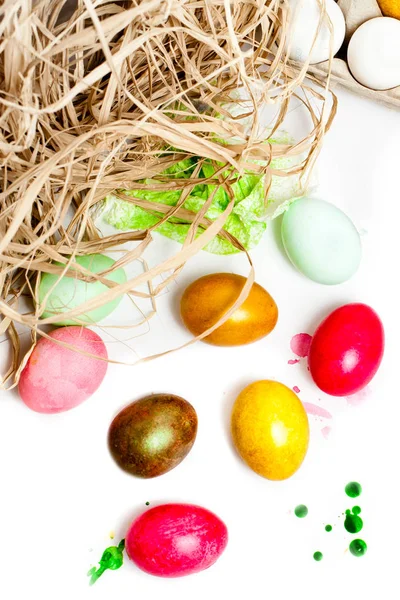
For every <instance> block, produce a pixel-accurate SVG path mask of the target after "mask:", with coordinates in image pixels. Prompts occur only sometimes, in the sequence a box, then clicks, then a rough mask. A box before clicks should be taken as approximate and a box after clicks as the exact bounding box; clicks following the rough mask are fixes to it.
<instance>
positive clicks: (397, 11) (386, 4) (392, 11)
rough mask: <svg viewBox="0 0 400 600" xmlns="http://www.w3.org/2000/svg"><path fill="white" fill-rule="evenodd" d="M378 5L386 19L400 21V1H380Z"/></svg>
mask: <svg viewBox="0 0 400 600" xmlns="http://www.w3.org/2000/svg"><path fill="white" fill-rule="evenodd" d="M378 4H379V8H380V9H381V11H382V14H383V15H384V16H385V17H393V18H394V19H400V0H378Z"/></svg>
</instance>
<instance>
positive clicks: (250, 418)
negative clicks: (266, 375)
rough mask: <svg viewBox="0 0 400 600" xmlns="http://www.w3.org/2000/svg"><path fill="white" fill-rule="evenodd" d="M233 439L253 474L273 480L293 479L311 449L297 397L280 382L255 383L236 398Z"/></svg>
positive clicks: (307, 427)
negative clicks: (309, 448)
mask: <svg viewBox="0 0 400 600" xmlns="http://www.w3.org/2000/svg"><path fill="white" fill-rule="evenodd" d="M231 431H232V438H233V442H234V444H235V447H236V449H237V451H238V452H239V454H240V456H241V457H242V459H243V460H244V461H245V462H246V463H247V464H248V465H249V467H250V468H251V469H253V471H255V472H256V473H258V475H261V476H262V477H266V478H267V479H271V480H282V479H287V478H288V477H291V476H292V475H293V474H294V473H295V472H296V471H297V470H298V468H299V467H300V465H301V464H302V462H303V460H304V458H305V456H306V453H307V449H308V442H309V424H308V417H307V414H306V411H305V410H304V407H303V404H302V403H301V401H300V400H299V398H298V397H297V396H296V394H295V393H294V392H293V391H292V390H290V389H289V388H288V387H286V386H285V385H283V384H282V383H279V382H277V381H269V380H263V381H256V382H254V383H252V384H250V385H248V386H247V387H246V388H245V389H244V390H242V392H241V393H240V394H239V396H238V397H237V399H236V401H235V404H234V406H233V411H232V417H231Z"/></svg>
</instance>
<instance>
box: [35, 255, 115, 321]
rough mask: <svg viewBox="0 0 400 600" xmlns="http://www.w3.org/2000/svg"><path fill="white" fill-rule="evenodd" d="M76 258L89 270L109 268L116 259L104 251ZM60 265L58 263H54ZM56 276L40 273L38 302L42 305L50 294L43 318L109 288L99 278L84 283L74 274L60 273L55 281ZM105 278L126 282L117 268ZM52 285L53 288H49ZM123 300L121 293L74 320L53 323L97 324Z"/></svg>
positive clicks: (66, 309) (80, 302)
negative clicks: (62, 274)
mask: <svg viewBox="0 0 400 600" xmlns="http://www.w3.org/2000/svg"><path fill="white" fill-rule="evenodd" d="M75 261H76V262H77V263H78V264H79V265H81V266H82V267H84V268H85V269H88V270H89V271H90V272H91V273H100V272H102V271H105V270H107V269H109V268H110V267H112V265H113V264H114V263H115V261H114V260H113V259H112V258H109V257H108V256H105V255H104V254H90V255H87V256H76V257H75ZM56 264H59V265H60V263H56ZM58 277H59V275H55V274H52V273H43V275H42V277H41V279H40V284H39V304H40V306H42V305H43V303H44V301H45V297H46V295H47V294H49V296H48V298H47V300H46V307H45V310H44V312H43V315H42V317H43V318H44V319H45V318H47V317H51V316H53V315H54V314H57V313H64V312H67V311H68V310H72V309H73V308H76V307H78V306H80V305H82V304H83V303H84V302H87V301H89V300H91V299H92V298H96V297H97V296H99V295H100V294H102V293H103V292H106V291H107V290H108V289H109V288H108V287H107V286H106V285H104V284H103V283H101V282H100V281H94V282H91V283H89V282H86V281H83V280H81V279H77V278H75V277H67V276H66V275H65V276H63V277H62V278H61V279H60V281H59V282H58V283H57V279H58ZM106 279H109V280H110V281H115V282H116V283H125V282H126V275H125V271H124V270H123V269H116V270H115V271H113V272H112V273H109V274H108V275H106ZM53 286H55V287H54V289H52V288H53ZM121 300H122V295H121V296H118V297H117V298H115V299H114V300H111V301H110V302H107V303H106V304H104V305H103V306H99V307H98V308H95V309H93V310H90V311H88V312H86V313H83V314H81V315H79V316H78V317H76V318H75V319H63V318H62V317H61V318H60V319H59V320H58V321H57V323H55V324H56V325H76V324H78V323H79V324H80V323H84V324H88V325H90V324H91V323H97V322H98V321H101V320H102V319H104V318H105V317H107V316H108V315H109V314H110V313H112V312H113V310H115V309H116V308H117V306H118V304H119V303H120V302H121Z"/></svg>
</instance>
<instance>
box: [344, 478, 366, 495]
mask: <svg viewBox="0 0 400 600" xmlns="http://www.w3.org/2000/svg"><path fill="white" fill-rule="evenodd" d="M344 491H345V492H346V494H347V495H348V496H349V497H350V498H357V496H359V495H360V494H361V492H362V487H361V485H360V484H359V483H357V482H356V481H351V482H350V483H348V484H347V485H346V487H345V488H344Z"/></svg>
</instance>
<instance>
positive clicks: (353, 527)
mask: <svg viewBox="0 0 400 600" xmlns="http://www.w3.org/2000/svg"><path fill="white" fill-rule="evenodd" d="M354 508H355V509H356V512H354V510H353V511H351V510H349V509H348V510H346V518H345V520H344V528H345V530H346V531H348V532H349V533H358V532H359V531H361V529H362V528H363V525H364V523H363V520H362V518H361V517H359V516H358V515H359V514H360V512H361V509H360V507H359V506H355V507H354Z"/></svg>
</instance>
